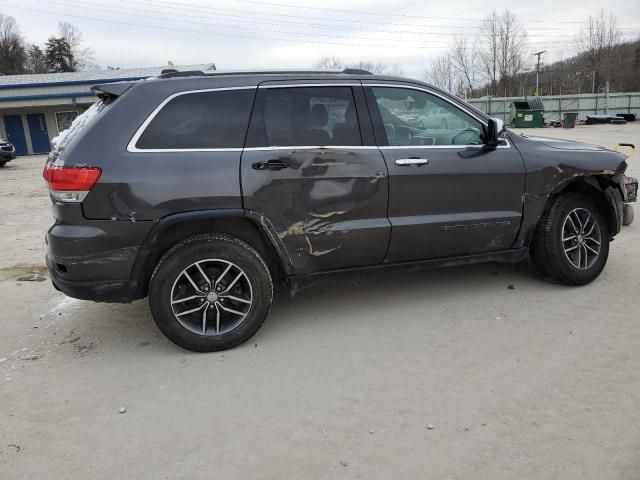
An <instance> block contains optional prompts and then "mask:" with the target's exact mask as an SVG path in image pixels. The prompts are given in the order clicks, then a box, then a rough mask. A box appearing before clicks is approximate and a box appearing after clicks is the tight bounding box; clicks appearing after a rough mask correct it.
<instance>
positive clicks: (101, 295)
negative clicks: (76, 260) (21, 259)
mask: <svg viewBox="0 0 640 480" xmlns="http://www.w3.org/2000/svg"><path fill="white" fill-rule="evenodd" d="M46 260H47V267H49V273H50V275H51V282H52V283H53V286H54V287H55V289H56V290H58V291H60V292H62V293H64V294H65V295H68V296H69V297H73V298H78V299H80V300H91V301H94V302H109V303H129V302H131V301H133V300H134V299H135V292H136V287H137V285H136V282H133V281H131V280H129V279H126V280H106V281H78V280H67V279H65V278H63V277H62V275H61V274H60V272H59V271H58V270H57V268H56V267H55V265H54V263H53V262H52V261H51V260H50V259H49V257H47V258H46Z"/></svg>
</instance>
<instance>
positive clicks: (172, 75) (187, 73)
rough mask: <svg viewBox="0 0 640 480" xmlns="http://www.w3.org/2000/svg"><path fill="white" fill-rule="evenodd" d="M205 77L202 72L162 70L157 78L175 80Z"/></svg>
mask: <svg viewBox="0 0 640 480" xmlns="http://www.w3.org/2000/svg"><path fill="white" fill-rule="evenodd" d="M203 75H206V74H205V73H204V72H203V71H202V70H187V71H184V72H181V71H178V70H175V69H166V70H163V71H162V72H161V73H160V75H159V78H176V77H201V76H203Z"/></svg>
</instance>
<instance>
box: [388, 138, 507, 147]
mask: <svg viewBox="0 0 640 480" xmlns="http://www.w3.org/2000/svg"><path fill="white" fill-rule="evenodd" d="M502 140H503V142H504V143H505V145H498V146H497V147H495V148H510V147H511V143H509V140H507V139H506V138H503V139H502ZM378 148H379V149H380V150H394V149H405V150H407V149H410V150H411V149H412V150H415V149H417V148H425V149H441V148H459V149H460V148H464V149H466V148H486V147H485V145H484V144H482V143H480V144H477V143H470V144H468V145H397V146H393V145H384V146H382V147H378ZM495 148H494V149H495Z"/></svg>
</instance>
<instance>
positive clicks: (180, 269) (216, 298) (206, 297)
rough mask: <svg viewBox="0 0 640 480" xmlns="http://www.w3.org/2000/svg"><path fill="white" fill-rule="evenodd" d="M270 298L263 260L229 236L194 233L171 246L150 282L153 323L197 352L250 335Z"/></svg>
mask: <svg viewBox="0 0 640 480" xmlns="http://www.w3.org/2000/svg"><path fill="white" fill-rule="evenodd" d="M272 298H273V284H272V281H271V275H270V274H269V269H268V268H267V265H266V264H265V262H264V260H263V259H262V258H261V257H260V255H259V254H258V252H256V251H255V250H254V249H253V248H252V247H251V246H249V245H248V244H246V243H245V242H243V241H241V240H239V239H237V238H235V237H231V236H229V235H198V236H195V237H191V238H189V239H187V240H185V241H183V242H181V243H179V244H178V245H176V246H174V247H173V248H172V249H171V250H169V252H167V253H166V254H165V255H164V257H163V258H162V259H161V260H160V262H159V263H158V266H157V267H156V270H155V272H154V273H153V276H152V278H151V284H150V286H149V304H150V307H151V313H152V314H153V318H154V320H155V322H156V325H157V326H158V328H159V329H160V330H161V331H162V333H164V334H165V335H166V336H167V337H168V338H169V340H171V341H172V342H174V343H176V344H177V345H179V346H181V347H183V348H186V349H187V350H192V351H196V352H214V351H219V350H226V349H229V348H233V347H235V346H237V345H239V344H241V343H243V342H245V341H246V340H248V339H249V338H251V337H252V336H253V335H254V334H255V333H256V332H257V331H258V329H259V328H260V327H261V326H262V323H263V322H264V320H265V319H266V317H267V314H268V313H269V309H270V308H271V301H272Z"/></svg>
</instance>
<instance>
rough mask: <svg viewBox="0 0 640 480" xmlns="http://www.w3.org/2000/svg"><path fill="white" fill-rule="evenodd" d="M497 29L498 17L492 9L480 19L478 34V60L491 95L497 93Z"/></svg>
mask: <svg viewBox="0 0 640 480" xmlns="http://www.w3.org/2000/svg"><path fill="white" fill-rule="evenodd" d="M499 30H500V17H499V16H498V13H497V12H496V11H493V12H491V13H490V14H489V15H488V16H487V17H486V18H485V19H484V20H483V21H482V24H481V25H480V36H479V43H480V55H479V61H480V63H481V65H482V70H483V73H484V74H485V76H486V79H487V81H488V82H489V83H490V85H491V94H492V95H493V96H496V95H497V94H498V55H499V51H500V45H499V43H498V36H499Z"/></svg>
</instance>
